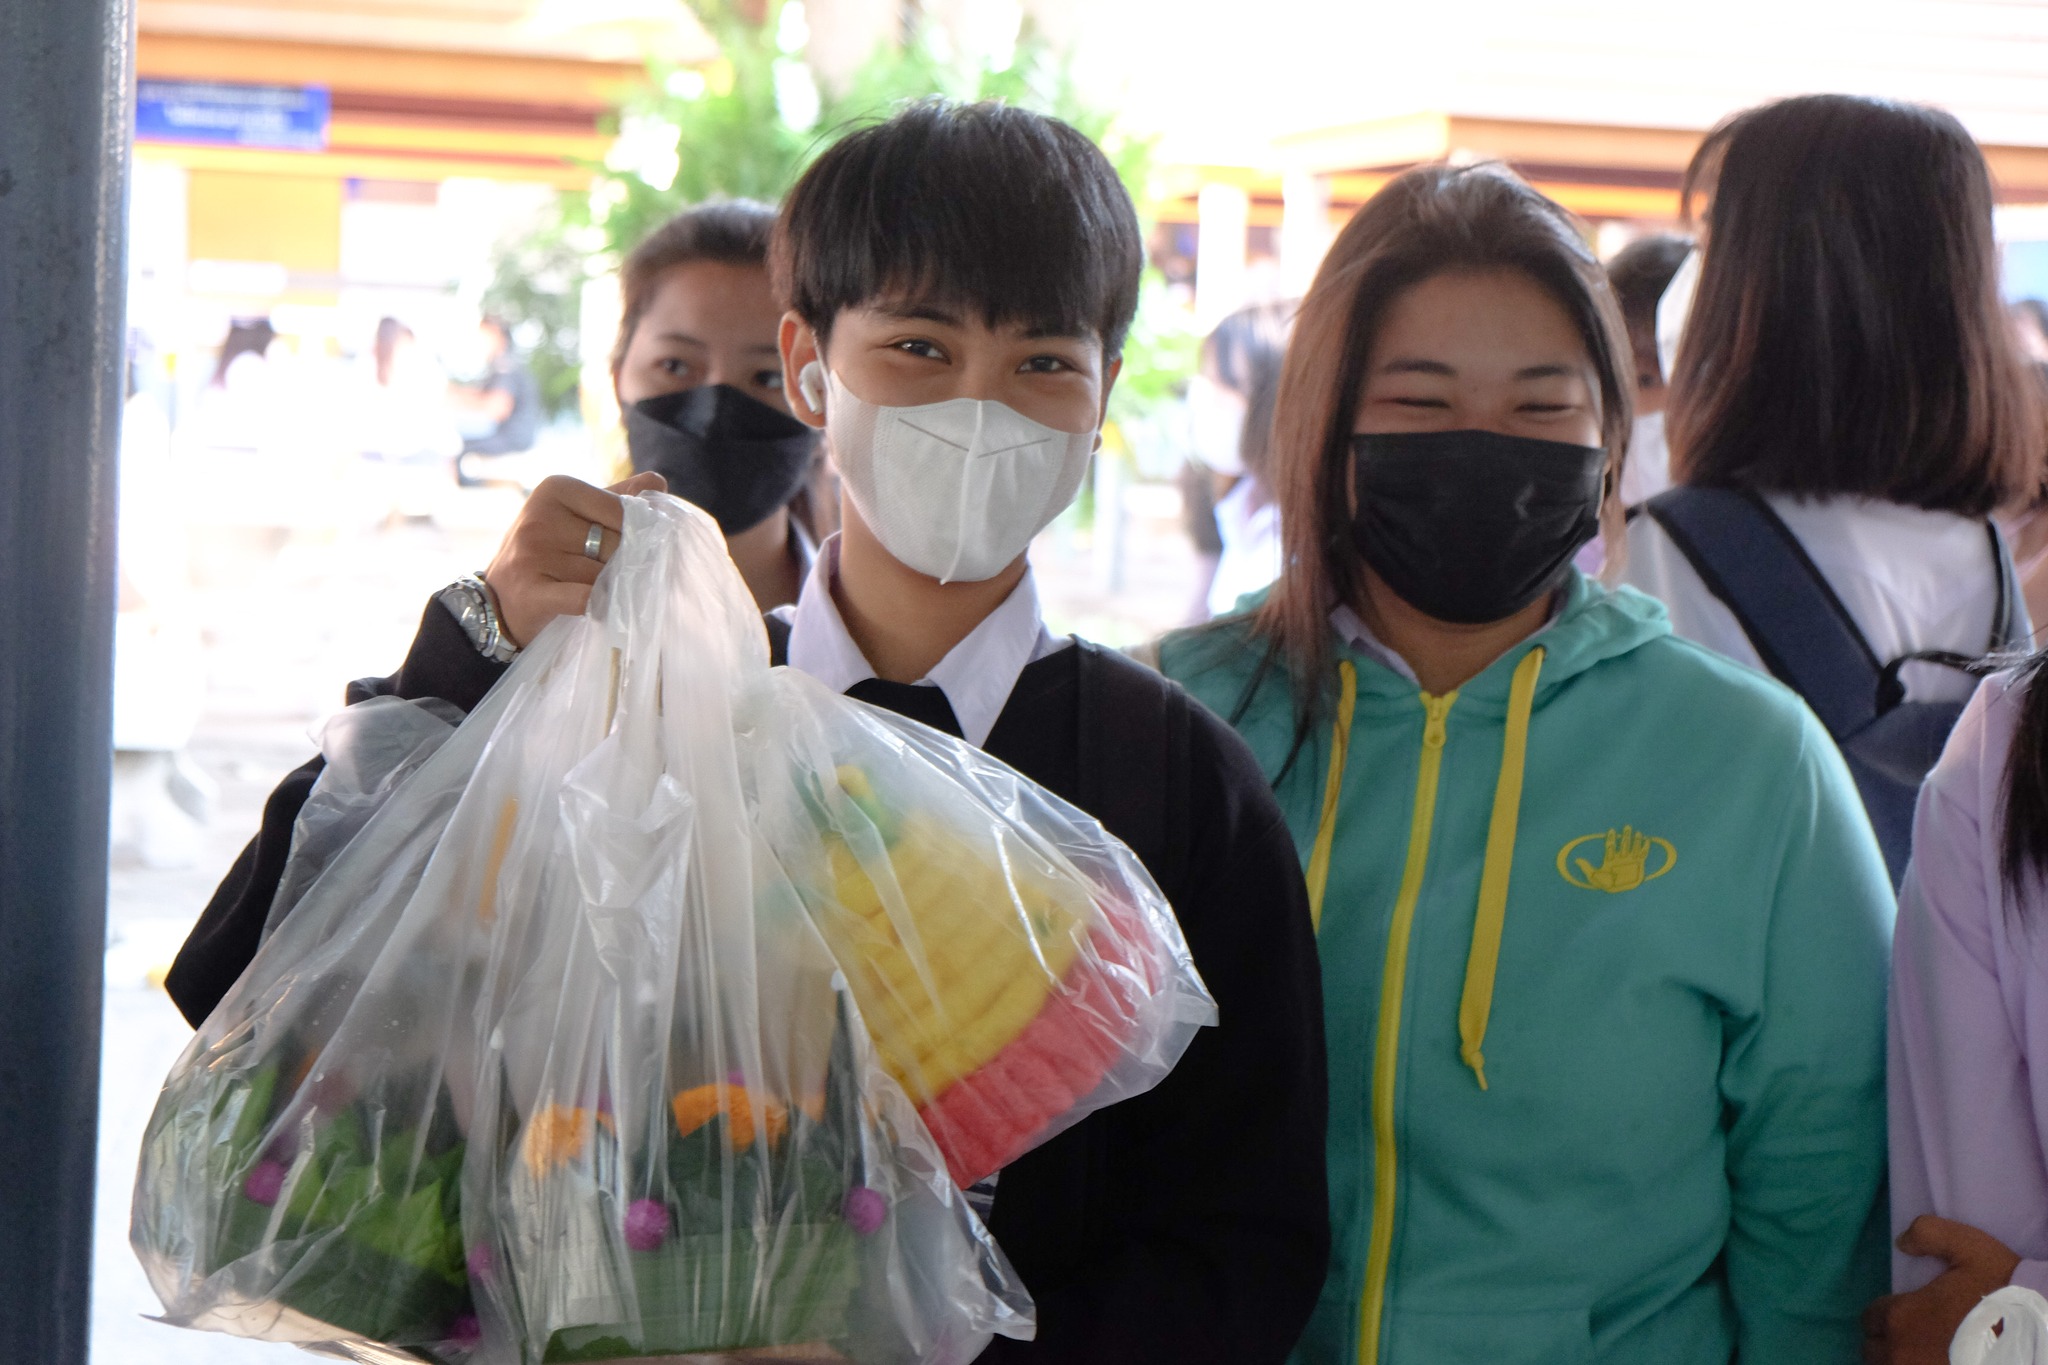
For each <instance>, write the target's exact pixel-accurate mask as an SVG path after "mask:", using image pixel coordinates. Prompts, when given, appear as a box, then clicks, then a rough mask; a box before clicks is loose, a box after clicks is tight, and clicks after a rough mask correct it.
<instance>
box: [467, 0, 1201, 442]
mask: <svg viewBox="0 0 2048 1365" xmlns="http://www.w3.org/2000/svg"><path fill="white" fill-rule="evenodd" d="M690 4H691V8H692V9H693V11H694V12H695V13H696V15H697V18H698V20H699V22H701V23H702V24H703V26H704V28H705V30H706V31H707V32H709V33H710V34H711V35H712V36H713V37H714V38H716V39H717V41H718V44H719V50H720V56H719V58H718V59H717V60H716V61H714V62H712V63H710V64H709V65H708V66H706V67H703V68H701V69H692V68H673V67H656V68H654V69H652V70H651V71H650V76H651V79H650V81H649V83H648V85H647V87H646V88H644V89H643V90H642V91H641V92H639V93H637V94H635V95H633V96H632V97H630V98H629V99H628V100H627V101H626V102H625V103H624V104H623V105H621V106H620V108H619V110H618V112H617V114H616V116H615V119H614V123H613V127H614V129H615V131H617V132H619V133H620V134H621V144H622V147H623V149H624V150H625V153H626V154H625V155H624V156H623V157H618V158H615V160H617V161H619V162H620V163H621V164H618V165H604V166H593V167H591V170H592V171H593V173H594V175H595V177H596V184H595V188H594V189H593V191H592V192H591V194H590V195H588V196H587V197H585V196H565V197H564V198H563V199H562V200H561V201H560V210H561V211H560V214H559V216H558V221H556V222H555V223H553V224H550V225H548V226H546V227H544V228H542V229H540V230H537V231H535V232H532V233H530V234H529V235H528V236H526V237H523V238H520V239H518V240H516V241H513V242H510V243H508V244H507V245H506V247H505V248H503V249H502V250H501V253H500V256H499V259H498V270H497V276H496V279H495V280H494V282H493V284H492V286H491V290H490V292H489V293H487V294H486V295H485V304H486V306H487V307H491V308H494V309H497V310H500V311H502V312H503V313H504V314H505V315H506V316H507V317H508V318H511V319H512V320H513V321H514V322H515V323H517V322H522V321H527V320H531V322H532V323H534V324H538V330H539V331H540V332H541V333H542V334H543V338H544V339H543V340H542V341H541V342H540V343H539V344H538V345H534V346H532V347H531V348H530V356H531V360H530V363H531V364H532V366H533V370H534V374H535V377H536V378H537V379H539V380H540V382H541V385H542V388H543V392H544V393H545V394H546V395H547V398H548V401H549V404H550V411H553V410H556V409H557V408H558V407H560V406H566V405H567V404H568V403H569V402H570V401H572V400H573V396H574V391H575V387H574V386H575V356H576V344H575V343H576V318H577V309H578V293H577V288H576V286H577V285H579V284H580V283H581V281H582V279H583V278H584V276H583V273H582V272H583V271H584V269H585V268H586V266H585V250H584V249H585V248H587V249H588V250H589V251H595V252H599V253H601V254H602V255H603V256H604V257H606V258H609V260H610V261H611V262H616V261H618V260H619V259H620V258H622V257H623V256H624V255H625V254H626V253H627V252H628V251H630V250H631V249H632V248H633V246H634V245H635V244H636V243H638V242H639V241H640V240H641V239H642V238H643V237H645V236H646V235H647V234H648V233H649V232H651V231H653V230H654V229H655V228H656V227H658V226H659V225H660V224H661V223H663V222H665V221H666V220H667V219H668V218H670V217H671V216H673V215H674V214H676V213H678V212H680V211H681V210H683V209H685V208H687V207H689V206H691V205H693V204H700V203H704V202H706V201H707V200H712V199H721V198H748V199H759V200H763V201H766V202H769V203H773V202H775V201H777V200H779V199H780V198H781V197H782V195H783V194H784V193H785V192H786V191H787V190H788V189H789V187H790V185H792V184H793V183H795V181H796V178H797V176H799V175H800V174H802V172H803V169H804V168H805V167H806V166H807V165H809V164H810V162H811V160H812V159H813V158H815V157H816V156H817V155H818V154H819V153H820V152H822V151H823V150H824V149H825V148H826V147H828V146H830V145H831V143H832V141H833V140H834V139H835V138H836V137H838V136H840V135H841V134H843V133H845V132H846V131H848V130H849V129H851V128H855V127H858V126H860V125H861V124H863V123H865V122H868V121H871V120H874V119H878V118H884V117H887V115H888V114H889V112H890V111H891V110H892V109H894V108H895V107H897V106H898V105H900V104H902V103H904V102H906V101H909V100H915V99H923V98H929V97H932V96H941V97H944V98H949V99H959V100H980V99H995V100H1002V101H1005V102H1006V103H1010V104H1014V105H1017V106H1019V107H1021V108H1027V109H1036V110H1039V111H1041V112H1043V113H1047V114H1051V115H1053V116H1054V117H1057V118H1061V119H1064V120H1066V121H1067V122H1068V123H1071V124H1073V125H1074V126H1075V127H1077V128H1079V129H1080V130H1081V131H1082V132H1084V133H1086V134H1087V135H1088V136H1089V137H1091V138H1093V139H1095V140H1096V142H1097V143H1098V144H1100V145H1101V146H1102V148H1103V150H1104V151H1105V152H1106V153H1107V154H1108V155H1109V158H1110V160H1111V161H1112V163H1114V164H1115V166H1116V168H1117V172H1118V174H1119V175H1121V176H1122V177H1123V180H1124V184H1125V186H1126V187H1127V188H1128V189H1129V190H1130V192H1131V197H1132V199H1133V201H1134V202H1135V203H1136V204H1137V206H1138V211H1139V218H1140V222H1141V223H1142V224H1144V225H1145V226H1146V227H1147V228H1148V229H1149V227H1150V219H1151V214H1150V212H1149V210H1150V208H1151V206H1152V204H1153V203H1154V202H1155V200H1156V195H1155V194H1154V193H1153V189H1152V173H1153V152H1154V146H1153V143H1152V141H1151V140H1150V139H1148V138H1142V137H1135V136H1132V135H1130V134H1129V133H1127V132H1126V131H1125V130H1123V129H1121V128H1119V127H1118V126H1117V124H1116V121H1115V119H1114V116H1113V115H1112V113H1111V112H1110V111H1109V110H1107V109H1104V108H1102V107H1100V106H1097V105H1094V104H1092V103H1090V102H1089V101H1088V100H1087V99H1086V98H1085V96H1084V95H1083V94H1082V92H1081V91H1080V90H1079V89H1078V88H1077V86H1076V85H1075V82H1074V79H1073V75H1072V69H1071V66H1070V65H1069V63H1068V62H1067V61H1065V60H1064V59H1063V58H1062V57H1061V56H1060V55H1059V54H1058V53H1057V52H1056V51H1055V50H1054V49H1053V48H1052V46H1051V44H1050V43H1048V42H1047V41H1046V40H1045V38H1044V37H1043V36H1042V35H1041V34H1039V33H1038V32H1037V31H1036V30H1035V29H1034V28H1033V27H1032V25H1031V24H1030V22H1029V21H1028V20H1027V21H1026V22H1025V24H1024V25H1023V27H1022V28H1021V29H1020V31H1019V33H1018V35H1017V40H1016V43H1015V45H1014V48H1013V49H1012V50H1011V51H1009V52H1006V53H997V54H994V55H988V54H966V55H962V54H955V53H952V52H949V51H947V50H946V44H945V41H944V35H943V33H942V32H940V31H938V30H937V29H935V28H933V27H931V26H929V25H928V26H926V27H925V28H924V29H923V30H921V31H919V32H918V33H916V34H914V35H912V38H911V40H910V41H909V42H906V43H903V44H894V43H884V44H882V45H881V46H880V47H879V48H877V50H876V51H875V53H874V54H873V55H872V56H871V57H870V58H869V59H868V60H867V61H866V62H864V63H863V64H862V65H861V66H860V67H859V68H858V69H857V70H855V71H854V72H853V73H852V74H851V75H850V76H849V77H848V78H847V79H846V80H845V81H844V82H843V83H842V84H841V85H840V86H838V87H836V88H835V87H830V86H824V87H821V86H820V85H819V84H818V83H817V81H816V80H815V79H814V77H813V76H812V73H811V71H810V68H809V67H807V66H806V65H805V64H804V62H803V59H802V55H801V45H802V40H803V34H802V32H801V25H800V24H795V23H792V22H788V21H789V20H793V19H794V18H795V17H796V16H795V15H793V14H791V13H790V4H789V0H768V3H767V5H766V7H765V18H764V19H763V21H762V22H759V23H756V22H753V21H752V20H751V19H749V18H748V17H747V15H746V14H744V13H742V12H741V10H740V9H739V8H738V7H736V6H735V4H734V3H733V0H690ZM629 163H637V164H629ZM528 330H529V331H531V330H534V328H533V327H531V326H529V329H528ZM1195 343H1196V338H1195V337H1194V336H1193V335H1192V334H1191V333H1189V332H1188V329H1187V325H1186V323H1185V322H1184V320H1183V319H1181V318H1180V316H1179V310H1177V309H1175V308H1174V307H1173V306H1172V304H1171V303H1170V302H1169V301H1168V300H1167V299H1166V297H1165V292H1164V290H1163V288H1161V287H1160V285H1159V282H1158V280H1157V279H1156V278H1153V277H1152V276H1150V275H1149V274H1148V277H1147V279H1146V284H1145V290H1144V293H1143V296H1142V297H1141V300H1140V305H1139V312H1138V319H1137V323H1136V325H1135V326H1134V327H1133V328H1132V331H1131V336H1130V340H1129V342H1128V343H1127V345H1126V349H1125V353H1124V369H1123V374H1122V378H1121V379H1120V380H1119V382H1118V384H1117V388H1116V391H1115V394H1114V396H1113V399H1112V406H1111V415H1112V417H1113V418H1114V419H1116V420H1118V421H1122V422H1129V421H1132V420H1134V419H1136V418H1139V417H1141V416H1142V415H1143V414H1144V413H1146V412H1148V411H1150V410H1151V409H1152V408H1153V407H1155V406H1156V405H1157V404H1158V403H1159V402H1161V401H1162V400H1163V399H1165V398H1167V397H1168V396H1170V395H1172V394H1174V393H1177V392H1178V391H1179V388H1180V386H1181V385H1182V384H1183V383H1184V382H1185V380H1186V378H1187V376H1188V375H1189V374H1191V373H1192V372H1193V370H1194V355H1195Z"/></svg>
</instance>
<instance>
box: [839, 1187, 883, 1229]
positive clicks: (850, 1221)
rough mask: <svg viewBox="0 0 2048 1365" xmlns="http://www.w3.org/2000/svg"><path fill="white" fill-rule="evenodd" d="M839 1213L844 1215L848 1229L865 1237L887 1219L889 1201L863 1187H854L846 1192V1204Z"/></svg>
mask: <svg viewBox="0 0 2048 1365" xmlns="http://www.w3.org/2000/svg"><path fill="white" fill-rule="evenodd" d="M840 1212H842V1213H843V1214H845V1216H846V1224H847V1226H848V1227H850V1228H852V1229H853V1230H854V1231H855V1232H857V1233H859V1234H860V1235H861V1236H863V1237H867V1236H870V1235H872V1234H873V1233H874V1231H875V1230H876V1229H877V1228H879V1227H881V1226H882V1223H883V1221H884V1220H885V1219H887V1218H888V1216H889V1201H888V1200H886V1199H884V1198H882V1196H881V1195H880V1194H878V1193H876V1192H875V1191H874V1190H871V1189H869V1188H868V1187H867V1186H865V1185H855V1186H854V1187H853V1188H852V1189H850V1190H848V1191H847V1192H846V1203H845V1204H844V1205H843V1206H842V1207H841V1209H840Z"/></svg>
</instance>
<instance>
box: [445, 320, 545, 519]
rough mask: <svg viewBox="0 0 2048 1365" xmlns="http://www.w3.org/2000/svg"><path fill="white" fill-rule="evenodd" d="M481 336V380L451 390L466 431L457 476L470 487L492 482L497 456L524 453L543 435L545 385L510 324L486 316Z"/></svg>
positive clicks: (451, 398)
mask: <svg viewBox="0 0 2048 1365" xmlns="http://www.w3.org/2000/svg"><path fill="white" fill-rule="evenodd" d="M477 336H478V338H479V340H480V342H481V357H480V358H481V361H482V365H481V368H482V370H483V374H482V376H481V378H479V379H478V380H477V382H475V383H473V384H454V385H450V386H449V389H448V395H449V402H450V403H451V404H452V405H453V406H454V408H455V412H456V421H457V422H458V424H459V425H460V426H461V427H462V428H463V442H462V453H461V455H460V456H458V457H457V463H456V478H457V481H458V482H459V483H461V484H462V485H463V486H464V487H466V488H467V487H474V486H475V485H477V484H482V483H489V482H491V481H492V479H491V474H490V458H491V457H492V456H496V455H519V454H523V453H525V452H526V451H529V450H531V449H533V443H534V442H535V440H537V439H538V438H539V436H540V386H539V385H538V384H537V383H535V382H534V378H533V371H532V370H530V369H528V368H527V367H526V362H525V360H523V359H521V358H520V355H519V353H518V352H517V351H515V350H514V349H513V348H512V334H511V331H510V330H509V329H508V328H507V327H506V325H505V320H504V319H503V318H498V317H490V316H486V317H485V318H484V319H483V320H482V321H480V322H479V323H478V324H477Z"/></svg>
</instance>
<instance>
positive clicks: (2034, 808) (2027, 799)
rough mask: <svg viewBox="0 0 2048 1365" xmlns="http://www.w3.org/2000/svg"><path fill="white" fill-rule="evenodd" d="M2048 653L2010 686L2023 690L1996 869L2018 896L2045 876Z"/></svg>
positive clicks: (2023, 668)
mask: <svg viewBox="0 0 2048 1365" xmlns="http://www.w3.org/2000/svg"><path fill="white" fill-rule="evenodd" d="M2044 672H2048V649H2044V650H2042V651H2041V652H2040V653H2038V654H2036V655H2034V656H2033V657H2032V658H2031V659H2028V660H2027V661H2026V663H2025V664H2023V665H2021V666H2020V670H2019V675H2018V677H2016V678H2015V679H2014V681H2013V686H2014V687H2015V688H2018V689H2024V693H2023V695H2022V696H2021V698H2020V723H2019V725H2018V726H2017V727H2016V728H2015V729H2014V730H2013V735H2012V752H2011V754H2009V755H2008V756H2007V757H2006V760H2005V834H2004V838H2003V839H2001V840H2000V847H1999V852H2000V855H2001V856H2000V858H1999V864H2000V870H2001V871H2002V872H2003V873H2004V875H2005V885H2006V889H2007V890H2008V891H2010V892H2012V893H2013V896H2014V898H2015V899H2017V898H2018V895H2019V892H2020V889H2021V888H2022V887H2024V886H2025V885H2026V884H2027V882H2028V881H2029V880H2031V879H2032V878H2033V877H2048V683H2044V682H2043V681H2042V674H2043V673H2044Z"/></svg>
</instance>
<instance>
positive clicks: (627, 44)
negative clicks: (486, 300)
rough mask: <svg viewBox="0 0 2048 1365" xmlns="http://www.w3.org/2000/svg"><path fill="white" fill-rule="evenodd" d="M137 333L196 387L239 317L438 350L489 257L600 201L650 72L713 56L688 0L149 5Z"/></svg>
mask: <svg viewBox="0 0 2048 1365" xmlns="http://www.w3.org/2000/svg"><path fill="white" fill-rule="evenodd" d="M137 27H138V35H137V45H136V74H137V142H136V158H135V180H134V189H133V202H132V216H133V225H134V231H133V232H132V233H131V241H132V247H131V258H132V259H131V272H132V279H131V285H132V288H131V296H132V300H133V302H132V305H131V310H130V316H131V319H132V321H133V322H134V323H135V325H136V326H137V327H138V328H139V329H140V330H141V331H142V332H143V333H144V334H145V335H147V336H148V337H149V340H150V344H151V345H152V346H153V347H154V348H155V349H157V350H158V351H159V352H160V353H161V354H163V355H165V356H166V357H168V358H171V359H173V360H175V361H176V362H177V366H178V368H179V369H181V370H182V371H183V374H182V376H181V377H182V379H183V380H184V384H183V387H185V388H187V389H189V387H190V386H191V384H193V383H194V382H197V376H196V375H195V371H196V370H198V369H200V368H203V367H204V365H205V361H206V359H207V355H208V352H209V350H210V348H211V347H213V346H215V345H217V344H218V343H219V340H220V338H221V336H222V335H224V333H225V331H226V326H227V323H228V321H229V319H231V318H233V317H237V316H248V315H262V316H268V317H270V318H271V319H272V320H273V322H274V323H275V324H276V326H277V330H278V332H279V333H280V335H281V337H282V339H283V341H284V344H285V345H286V347H288V348H291V349H293V350H295V351H296V352H298V353H300V354H319V353H328V354H334V353H342V354H354V353H356V352H357V351H359V350H360V349H361V348H362V347H363V346H365V345H366V344H367V341H368V338H369V336H370V333H371V332H372V330H373V329H374V327H375V324H376V320H377V318H378V317H379V316H381V315H384V314H393V315H397V316H400V317H402V318H404V319H405V320H406V321H407V323H408V324H409V325H411V326H412V327H413V328H414V329H415V330H416V331H418V332H419V333H420V334H421V337H422V340H423V341H427V342H428V343H429V344H430V345H435V346H442V345H447V346H454V345H456V344H457V340H458V338H459V337H460V335H461V333H462V331H463V330H464V329H465V328H466V327H467V325H468V323H469V322H470V321H471V320H473V318H474V310H475V304H476V296H477V295H478V294H480V292H481V289H482V287H483V285H484V283H485V282H486V281H485V278H484V272H485V270H486V269H487V261H488V255H489V251H490V247H491V244H492V243H493V242H494V241H495V240H496V239H497V237H498V236H499V234H500V233H501V232H502V231H503V230H504V229H505V228H506V226H507V225H508V224H512V223H516V222H518V221H519V220H521V219H522V218H524V217H530V216H531V215H532V214H533V213H534V212H536V211H538V208H539V206H540V205H541V204H542V203H543V202H544V201H545V200H546V198H547V197H548V196H549V195H550V194H551V193H552V192H554V191H555V190H558V189H567V188H575V187H577V186H581V185H587V184H588V183H589V179H590V177H589V173H588V170H587V169H585V168H586V167H587V166H588V165H589V164H590V163H593V162H597V161H601V160H602V159H603V158H604V156H605V154H606V151H607V149H608V148H609V146H610V145H611V138H610V137H609V135H608V134H606V133H605V131H604V130H603V121H604V120H605V118H606V117H607V115H608V114H609V113H610V111H611V109H612V108H613V106H614V105H615V103H616V102H617V101H618V100H619V98H620V97H621V96H623V95H624V94H626V93H627V92H628V91H630V89H631V88H632V87H633V85H634V84H635V83H636V82H639V81H642V80H644V79H645V78H646V69H647V67H646V61H647V58H648V57H650V56H652V57H655V58H658V59H661V60H665V61H670V62H675V63H692V62H701V61H704V60H707V59H708V58H710V57H712V56H714V55H715V51H716V50H715V47H714V46H713V45H712V44H711V43H710V41H709V39H707V38H706V37H705V35H704V33H703V31H702V30H701V28H699V27H698V25H697V24H696V23H695V22H694V20H692V19H691V18H690V15H689V11H688V10H687V8H686V7H684V6H683V5H681V4H679V3H675V2H674V0H612V2H611V3H602V4H599V3H573V2H572V3H564V2H563V0H141V3H140V4H139V6H138V14H137Z"/></svg>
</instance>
